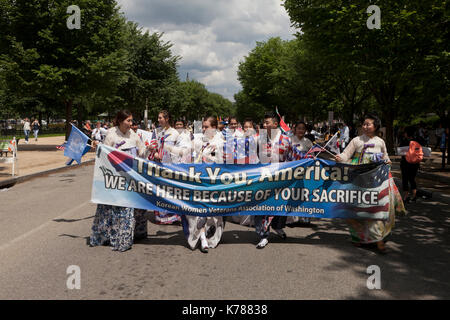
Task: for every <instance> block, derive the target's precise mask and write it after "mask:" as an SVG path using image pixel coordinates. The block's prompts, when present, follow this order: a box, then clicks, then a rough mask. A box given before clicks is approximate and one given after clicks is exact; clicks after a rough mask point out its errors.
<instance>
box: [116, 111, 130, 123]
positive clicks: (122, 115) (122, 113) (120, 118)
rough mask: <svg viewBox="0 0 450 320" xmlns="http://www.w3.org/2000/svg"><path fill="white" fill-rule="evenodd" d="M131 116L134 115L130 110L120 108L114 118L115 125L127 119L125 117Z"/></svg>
mask: <svg viewBox="0 0 450 320" xmlns="http://www.w3.org/2000/svg"><path fill="white" fill-rule="evenodd" d="M129 116H132V114H131V112H130V111H128V110H120V111H119V112H117V114H116V117H115V118H114V126H118V125H120V123H121V122H123V121H125V119H126V118H128V117H129Z"/></svg>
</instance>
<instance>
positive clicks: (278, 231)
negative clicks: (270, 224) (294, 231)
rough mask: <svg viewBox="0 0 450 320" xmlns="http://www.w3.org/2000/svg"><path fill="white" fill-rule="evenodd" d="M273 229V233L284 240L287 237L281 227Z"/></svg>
mask: <svg viewBox="0 0 450 320" xmlns="http://www.w3.org/2000/svg"><path fill="white" fill-rule="evenodd" d="M273 231H275V233H276V234H277V235H278V236H279V237H280V238H281V239H283V240H285V239H286V238H287V235H286V232H284V230H283V229H275V228H274V229H273Z"/></svg>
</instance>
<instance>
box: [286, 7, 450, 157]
mask: <svg viewBox="0 0 450 320" xmlns="http://www.w3.org/2000/svg"><path fill="white" fill-rule="evenodd" d="M284 4H285V7H286V9H287V11H288V13H289V15H290V17H291V22H292V23H293V24H294V25H295V26H296V27H297V28H299V29H300V30H301V31H302V38H303V39H304V40H305V41H306V43H307V44H308V46H309V47H310V48H311V49H312V50H313V52H315V53H317V54H318V55H320V56H321V57H323V59H326V60H328V61H333V62H334V63H335V64H336V68H337V69H340V70H343V71H344V70H347V71H348V74H352V75H357V78H360V79H361V81H362V83H363V84H364V85H366V86H367V88H368V89H369V90H370V92H371V94H372V95H373V96H374V97H375V99H376V101H377V109H378V111H379V114H380V115H381V117H382V120H383V122H384V124H385V126H386V129H387V130H386V131H387V132H386V133H387V136H386V140H387V141H386V142H387V147H388V149H389V151H392V149H393V122H394V119H396V118H397V117H398V116H399V115H400V114H402V113H404V112H409V113H411V112H415V111H418V112H420V111H423V110H424V106H422V108H421V109H420V110H411V108H410V107H409V108H407V106H408V105H410V103H408V101H409V100H411V96H410V94H411V92H412V88H413V87H414V83H415V82H416V81H417V79H418V78H420V77H421V76H422V75H423V73H421V72H420V69H421V68H420V65H421V63H422V61H423V59H424V57H426V56H428V55H429V54H430V53H431V52H433V51H434V50H432V47H433V41H432V40H431V39H437V38H439V39H443V38H441V37H440V36H439V37H438V36H437V33H439V32H440V29H441V28H442V27H443V26H445V25H447V26H448V10H447V11H446V10H445V1H419V0H415V1H394V0H386V1H382V2H381V1H375V2H373V3H371V4H378V5H379V6H380V8H381V12H382V14H381V17H382V20H381V21H382V22H381V29H372V30H369V29H368V28H367V25H366V21H367V19H368V17H369V15H368V14H367V13H366V10H367V7H368V5H369V4H368V3H367V1H362V0H357V1H352V2H343V1H331V0H330V1H318V0H308V1H306V0H285V3H284ZM430 19H431V20H430ZM447 34H448V31H447ZM447 52H448V51H447ZM339 74H343V73H342V72H339ZM447 91H448V90H447ZM425 107H426V106H425Z"/></svg>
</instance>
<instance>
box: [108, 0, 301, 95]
mask: <svg viewBox="0 0 450 320" xmlns="http://www.w3.org/2000/svg"><path fill="white" fill-rule="evenodd" d="M117 2H118V3H119V5H120V6H121V11H122V12H123V13H124V14H125V16H126V18H127V19H128V20H132V21H135V22H137V23H138V24H139V26H140V27H142V28H143V29H144V31H146V30H148V31H149V32H151V33H153V32H158V33H161V32H163V33H164V36H163V40H164V41H170V42H171V43H172V44H173V47H172V52H173V54H175V55H179V56H181V60H180V61H179V67H178V74H179V77H180V79H181V80H182V81H184V80H185V79H186V74H187V73H189V79H191V80H193V79H195V80H197V81H199V82H201V83H203V84H205V85H206V87H207V89H208V90H209V91H211V92H216V93H219V94H221V95H223V96H224V97H225V98H228V99H230V100H231V101H234V98H233V96H234V94H235V93H237V92H238V91H239V90H240V89H241V86H240V83H239V80H238V76H237V70H238V66H239V62H240V61H243V60H244V57H245V56H246V55H248V53H249V52H250V51H251V50H252V49H253V48H254V47H255V46H256V42H257V41H266V40H268V39H269V38H271V37H277V36H279V37H281V38H282V39H284V40H290V39H293V38H294V36H293V34H294V33H295V29H294V28H292V27H291V23H290V20H289V16H288V14H287V12H286V10H285V9H284V7H283V6H282V1H281V0H117Z"/></svg>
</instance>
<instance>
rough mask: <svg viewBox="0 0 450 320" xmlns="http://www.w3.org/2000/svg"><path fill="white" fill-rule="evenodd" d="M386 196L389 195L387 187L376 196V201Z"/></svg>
mask: <svg viewBox="0 0 450 320" xmlns="http://www.w3.org/2000/svg"><path fill="white" fill-rule="evenodd" d="M387 195H389V187H387V188H386V189H384V190H382V191H381V192H380V193H379V194H378V200H381V199H383V198H384V197H386V196H387Z"/></svg>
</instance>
